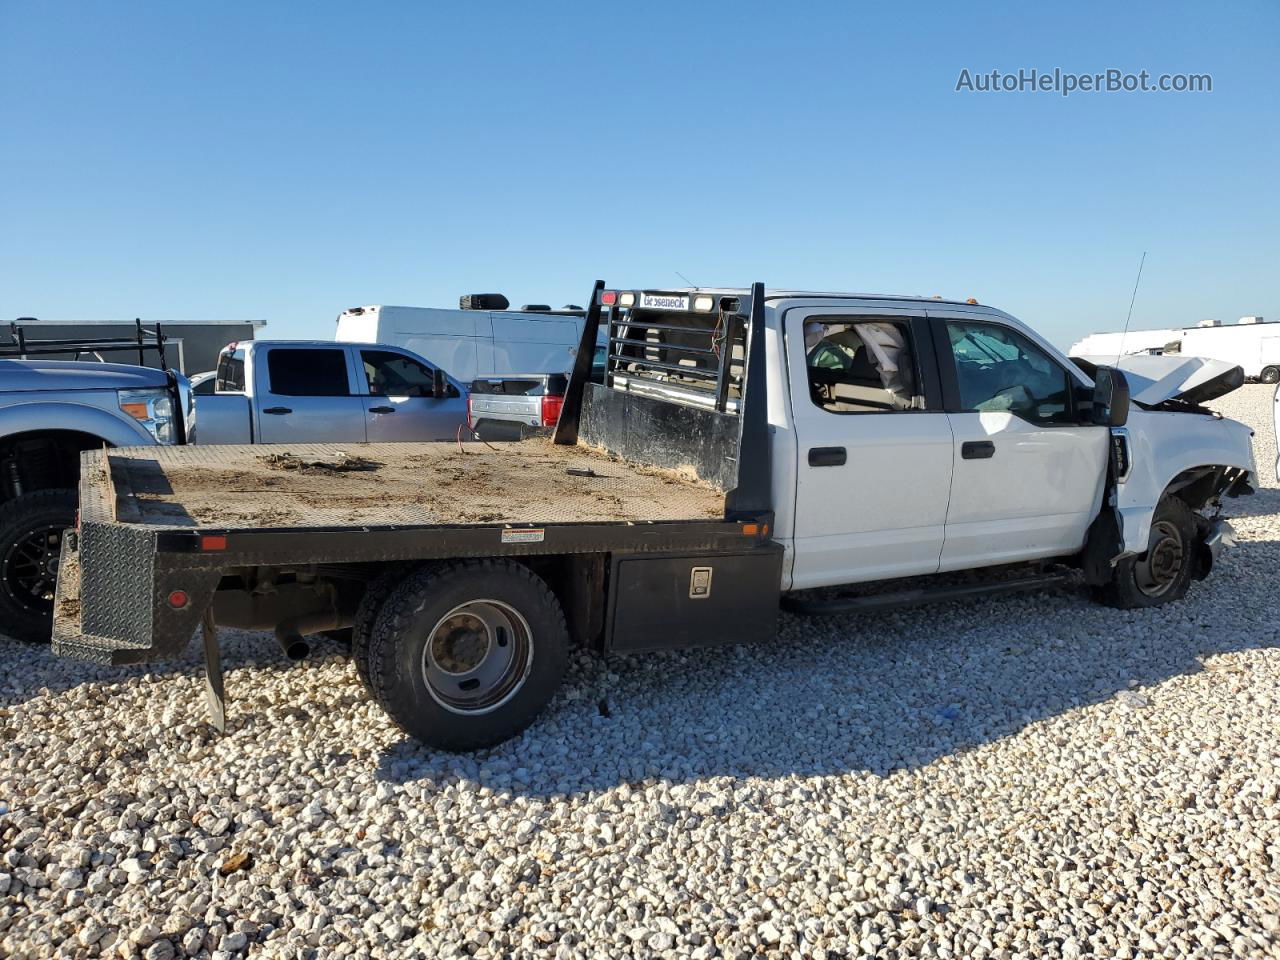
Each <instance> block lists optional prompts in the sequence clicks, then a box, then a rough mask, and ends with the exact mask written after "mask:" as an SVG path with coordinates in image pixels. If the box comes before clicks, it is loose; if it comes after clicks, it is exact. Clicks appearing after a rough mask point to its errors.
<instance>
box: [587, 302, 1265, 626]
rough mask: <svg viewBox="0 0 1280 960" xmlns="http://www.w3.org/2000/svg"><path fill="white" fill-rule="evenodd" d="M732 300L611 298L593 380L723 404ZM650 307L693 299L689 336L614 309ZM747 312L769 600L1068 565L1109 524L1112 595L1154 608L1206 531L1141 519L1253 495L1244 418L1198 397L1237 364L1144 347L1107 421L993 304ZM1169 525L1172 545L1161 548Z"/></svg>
mask: <svg viewBox="0 0 1280 960" xmlns="http://www.w3.org/2000/svg"><path fill="white" fill-rule="evenodd" d="M747 296H748V291H744V290H678V291H669V292H643V291H641V292H636V293H619V294H617V297H618V301H619V302H615V304H614V305H613V306H614V310H615V311H616V312H617V313H618V314H619V315H620V316H619V317H617V318H615V321H614V327H615V329H614V330H613V331H612V332H613V334H614V336H613V344H614V346H613V356H612V357H611V361H610V367H609V371H608V375H607V377H608V380H607V384H606V385H605V387H606V389H608V390H611V391H621V392H624V393H626V392H631V393H635V394H639V395H645V396H650V397H662V398H665V399H667V400H670V401H674V402H676V403H681V404H685V405H701V406H710V407H711V408H712V409H713V410H717V409H718V410H722V411H725V412H728V413H735V412H736V411H738V409H739V404H740V402H741V397H740V395H741V389H742V386H743V385H745V381H746V379H747V377H746V369H745V357H746V355H747V350H746V342H745V339H743V340H740V341H737V342H735V341H733V340H732V338H728V337H727V335H726V334H725V333H724V332H723V331H722V324H723V313H724V311H723V310H721V309H720V305H721V304H722V303H724V302H726V301H728V302H733V303H737V302H740V301H741V300H742V299H743V298H745V297H747ZM628 298H629V299H630V304H625V303H622V302H620V301H622V300H624V299H628ZM646 303H647V304H650V305H652V306H653V307H654V308H662V309H671V310H672V311H673V314H672V316H673V317H674V316H675V315H677V314H680V315H683V316H686V317H687V316H689V315H690V313H689V312H692V313H693V314H694V315H696V314H697V313H698V311H697V310H696V309H695V307H696V306H697V305H701V306H703V307H704V308H705V310H704V311H703V313H704V316H705V319H704V321H703V325H702V330H703V331H704V336H703V337H702V338H701V339H699V338H698V337H697V336H694V335H691V334H689V333H688V332H681V333H677V332H675V331H674V329H664V327H666V328H672V327H674V325H673V324H662V323H661V318H658V322H650V323H649V324H647V325H644V326H642V327H627V326H626V317H627V311H628V309H629V310H630V311H631V312H632V313H636V312H637V308H642V307H643V306H644V305H645V304H646ZM637 315H642V316H652V314H647V313H646V314H637ZM763 320H764V324H763V327H764V329H763V338H764V345H765V349H764V357H765V363H764V364H763V376H764V380H765V383H764V387H765V389H764V390H763V391H760V392H762V393H763V394H764V396H765V397H766V419H767V423H768V436H769V447H770V457H769V461H770V463H771V468H770V469H771V474H772V475H771V478H770V484H769V486H770V489H771V491H772V493H771V503H772V508H773V511H774V537H775V539H776V540H778V541H779V542H781V543H782V544H783V546H784V548H785V551H786V556H785V561H784V565H783V582H782V589H783V590H784V591H799V590H805V589H809V588H815V587H826V586H832V585H839V584H855V583H863V582H867V581H882V580H886V579H896V578H902V577H916V576H921V575H929V574H940V573H948V572H952V571H959V570H971V569H978V568H987V567H995V566H1000V565H1005V564H1015V563H1017V564H1024V563H1037V562H1049V561H1058V560H1066V559H1068V558H1079V557H1080V555H1081V554H1082V552H1083V551H1085V550H1086V547H1087V546H1088V545H1089V541H1090V538H1091V535H1094V534H1096V536H1095V537H1094V540H1095V541H1096V540H1098V539H1099V538H1100V537H1102V533H1101V532H1100V528H1102V527H1109V526H1110V525H1112V524H1114V526H1115V531H1114V534H1112V535H1111V536H1112V539H1114V541H1115V545H1114V549H1111V550H1110V551H1109V553H1108V556H1107V558H1106V561H1107V563H1108V564H1110V563H1112V562H1113V561H1117V560H1118V558H1121V557H1127V558H1135V557H1137V558H1140V559H1138V560H1137V561H1135V562H1136V565H1137V568H1138V569H1137V573H1136V580H1137V581H1139V582H1140V586H1139V587H1137V588H1136V591H1135V588H1133V585H1132V584H1129V585H1128V587H1127V588H1126V597H1127V599H1128V600H1129V601H1131V603H1132V605H1148V604H1153V603H1155V602H1157V601H1160V600H1161V599H1162V598H1168V597H1170V596H1171V595H1173V594H1176V595H1178V596H1180V595H1181V591H1182V590H1184V589H1185V587H1186V581H1185V578H1184V577H1183V573H1185V571H1184V570H1183V569H1182V568H1181V566H1180V565H1179V564H1176V563H1170V562H1163V563H1161V562H1160V560H1161V558H1164V560H1165V561H1167V560H1168V559H1169V557H1168V552H1169V550H1174V551H1187V552H1188V553H1190V552H1192V551H1193V550H1195V549H1197V548H1196V547H1195V546H1194V545H1193V543H1192V542H1191V536H1192V534H1195V536H1197V537H1199V539H1200V540H1201V541H1203V540H1205V538H1206V537H1209V536H1210V535H1211V531H1209V529H1208V525H1207V521H1206V520H1205V518H1204V517H1201V518H1200V521H1196V520H1195V519H1194V518H1192V517H1190V516H1181V515H1180V516H1179V517H1178V518H1176V520H1175V521H1170V522H1164V523H1153V519H1154V518H1155V516H1156V513H1157V511H1158V510H1160V509H1161V505H1162V503H1163V502H1164V501H1165V499H1166V498H1167V497H1169V496H1171V495H1175V494H1176V495H1179V496H1180V497H1181V501H1182V502H1183V503H1185V504H1186V506H1187V510H1186V511H1185V512H1186V513H1187V514H1192V513H1194V512H1195V511H1198V510H1202V509H1204V508H1206V507H1210V508H1212V505H1213V504H1215V503H1216V502H1217V500H1218V497H1219V496H1220V495H1223V494H1227V495H1236V494H1239V493H1245V492H1250V491H1251V487H1250V482H1251V480H1250V478H1251V477H1252V475H1253V472H1254V462H1253V455H1252V449H1251V443H1250V437H1251V433H1250V431H1249V429H1248V428H1247V427H1246V426H1244V425H1243V424H1240V423H1236V422H1235V421H1230V420H1225V419H1223V418H1221V417H1219V416H1217V415H1215V414H1212V413H1211V412H1209V411H1208V410H1207V409H1205V408H1204V407H1202V406H1200V404H1201V403H1203V402H1205V401H1206V400H1208V399H1211V398H1212V397H1213V396H1218V395H1220V394H1221V393H1225V392H1227V391H1228V390H1230V389H1234V387H1236V386H1238V385H1239V384H1240V383H1241V382H1242V379H1243V378H1242V375H1241V373H1240V371H1239V368H1232V367H1229V366H1227V365H1220V367H1221V370H1220V371H1211V372H1215V373H1216V374H1217V375H1215V376H1213V377H1209V376H1207V375H1200V376H1197V377H1192V376H1191V374H1190V372H1189V371H1190V366H1191V365H1196V366H1197V368H1199V367H1201V366H1203V364H1204V362H1203V361H1198V360H1193V359H1189V358H1159V357H1153V358H1143V366H1144V370H1143V372H1142V373H1140V374H1139V373H1134V374H1132V375H1133V376H1134V377H1135V378H1136V379H1137V381H1138V382H1139V383H1140V384H1141V385H1142V387H1143V389H1142V391H1141V394H1140V399H1139V400H1138V401H1137V402H1135V403H1132V404H1130V403H1128V402H1127V401H1126V403H1125V406H1126V408H1127V411H1128V412H1127V418H1126V420H1125V422H1124V423H1123V425H1112V424H1109V423H1107V422H1105V421H1100V419H1099V416H1098V412H1097V408H1096V405H1095V402H1094V393H1095V384H1094V381H1093V379H1092V378H1091V376H1090V371H1091V370H1093V369H1094V367H1093V365H1092V364H1088V363H1076V362H1073V361H1071V360H1069V359H1068V358H1067V357H1066V356H1064V355H1063V354H1062V353H1061V351H1059V350H1058V349H1057V348H1056V347H1054V346H1053V345H1052V344H1051V343H1049V342H1048V341H1047V340H1045V339H1044V338H1043V337H1041V336H1040V335H1039V334H1038V333H1036V332H1035V331H1034V330H1033V329H1032V328H1030V327H1029V326H1027V325H1026V324H1024V323H1022V322H1021V321H1019V320H1017V319H1015V318H1014V317H1012V316H1010V315H1009V314H1007V313H1004V312H1003V311H1000V310H997V309H995V308H993V307H989V306H984V305H981V304H978V303H976V302H971V301H947V300H941V299H936V298H929V299H924V298H910V297H893V296H880V295H866V294H833V293H810V292H804V291H785V290H784V291H771V292H769V293H768V294H767V295H766V296H765V299H764V317H763ZM636 331H640V333H639V334H637V332H636ZM618 333H621V334H622V336H617V334H618ZM637 336H638V337H639V339H637ZM1135 362H1136V361H1135ZM1161 365H1163V366H1167V367H1168V368H1169V369H1170V371H1179V372H1178V373H1177V374H1176V375H1172V374H1171V375H1164V374H1162V373H1161V372H1159V371H1155V370H1154V367H1156V366H1161ZM1206 369H1209V368H1206ZM588 389H590V388H588ZM752 389H755V390H757V391H759V386H758V385H756V386H753V387H752ZM1215 390H1216V391H1217V392H1214V391H1215ZM636 413H637V411H628V413H627V416H629V417H634V416H635V415H636ZM747 460H748V457H747V454H746V453H744V454H743V456H742V461H741V465H740V467H739V468H738V469H741V470H746V469H749V468H750V465H749V464H748V462H747ZM672 465H675V464H674V463H673V464H672ZM1164 509H1166V510H1168V509H1170V508H1169V507H1167V506H1166V507H1165V508H1164ZM1188 525H1191V526H1194V527H1195V530H1191V526H1188ZM1179 527H1185V529H1175V528H1179ZM1175 532H1176V533H1178V534H1180V535H1181V536H1182V537H1184V538H1186V539H1187V542H1186V543H1182V542H1181V539H1178V538H1175V541H1176V542H1174V543H1171V544H1168V543H1166V541H1168V540H1169V539H1170V537H1169V535H1170V534H1171V533H1175ZM1214 543H1215V545H1216V543H1217V540H1215V541H1214ZM1162 545H1165V546H1166V547H1167V548H1168V549H1166V550H1163V551H1162V550H1161V546H1162ZM1104 552H1107V551H1104ZM1153 557H1154V558H1155V559H1156V561H1157V562H1156V563H1155V566H1154V568H1153V567H1152V566H1151V562H1150V561H1151V558H1153Z"/></svg>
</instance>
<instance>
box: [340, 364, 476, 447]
mask: <svg viewBox="0 0 1280 960" xmlns="http://www.w3.org/2000/svg"><path fill="white" fill-rule="evenodd" d="M358 353H359V364H358V366H359V368H360V377H361V382H362V387H363V389H364V394H365V395H364V398H363V399H364V409H365V415H366V418H367V419H366V426H365V430H366V433H367V435H368V437H369V442H370V443H384V442H395V441H411V440H453V439H454V438H455V437H457V436H458V427H460V426H462V425H464V424H465V423H466V419H467V401H466V398H465V397H463V395H462V391H461V390H459V389H458V388H457V387H456V386H455V385H454V384H453V383H451V382H449V380H448V379H447V378H446V380H445V394H446V395H445V396H444V397H435V396H432V384H433V380H434V375H435V371H434V370H432V369H431V368H430V367H428V366H426V365H425V364H423V363H421V362H419V361H418V360H416V359H414V358H413V357H411V356H409V355H408V354H404V353H400V352H399V351H398V350H385V349H366V348H360V349H359V350H358Z"/></svg>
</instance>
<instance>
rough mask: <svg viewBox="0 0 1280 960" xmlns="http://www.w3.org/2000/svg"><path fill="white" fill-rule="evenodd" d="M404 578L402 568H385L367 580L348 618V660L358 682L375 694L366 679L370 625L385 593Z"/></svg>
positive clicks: (376, 614) (379, 609)
mask: <svg viewBox="0 0 1280 960" xmlns="http://www.w3.org/2000/svg"><path fill="white" fill-rule="evenodd" d="M404 579H405V575H404V571H403V570H388V571H386V572H385V573H382V574H379V575H378V576H376V577H374V578H373V579H372V580H370V581H369V585H368V586H367V587H365V590H364V596H362V597H361V598H360V605H359V606H358V607H356V613H355V616H354V617H353V618H352V621H351V662H352V663H353V664H355V668H356V676H358V677H359V678H360V683H361V684H362V685H363V686H364V688H365V689H366V690H368V691H369V693H370V695H373V696H375V697H376V696H377V694H376V693H375V691H374V689H373V684H372V683H370V681H369V638H370V637H372V636H373V626H374V624H375V623H377V622H378V615H379V614H380V613H382V607H383V605H384V604H385V603H386V602H387V597H389V596H391V593H392V591H394V590H395V588H396V587H398V586H400V584H401V583H403V582H404Z"/></svg>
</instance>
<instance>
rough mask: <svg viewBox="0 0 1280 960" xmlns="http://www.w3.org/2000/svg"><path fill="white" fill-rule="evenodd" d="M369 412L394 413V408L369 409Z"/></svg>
mask: <svg viewBox="0 0 1280 960" xmlns="http://www.w3.org/2000/svg"><path fill="white" fill-rule="evenodd" d="M369 412H370V413H395V412H396V408H395V407H370V408H369Z"/></svg>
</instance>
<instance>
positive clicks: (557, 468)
mask: <svg viewBox="0 0 1280 960" xmlns="http://www.w3.org/2000/svg"><path fill="white" fill-rule="evenodd" d="M598 294H599V288H597V296H596V297H595V298H594V299H593V307H592V310H591V311H589V314H588V322H587V324H586V329H584V333H583V344H584V345H585V346H583V347H581V348H580V351H579V357H580V362H579V366H581V367H583V369H582V370H575V371H574V373H573V379H574V382H575V383H576V384H577V391H576V393H575V392H574V390H573V389H572V388H571V390H570V396H569V397H567V398H566V409H565V413H564V414H563V415H562V417H561V423H560V426H559V427H558V428H557V432H556V437H555V442H551V441H550V440H547V439H544V438H533V439H530V440H525V441H521V442H518V443H510V444H498V445H489V444H484V443H463V444H458V443H412V444H410V443H403V444H305V445H301V444H300V445H255V446H224V447H218V446H205V447H202V446H194V447H174V448H168V447H148V448H126V449H113V450H110V451H92V452H89V453H86V454H85V455H84V456H83V459H82V465H81V482H80V518H79V525H78V528H77V530H76V531H74V532H73V533H72V534H71V535H70V536H68V537H67V538H66V539H65V541H64V546H63V549H62V560H61V575H60V577H59V582H58V596H57V597H56V599H55V603H54V626H53V643H54V648H55V650H56V651H57V652H59V653H62V654H66V655H71V656H78V657H82V658H87V659H93V660H98V661H102V662H109V663H119V664H124V663H143V662H150V661H156V660H164V659H170V658H173V657H175V656H177V655H179V654H180V653H181V652H182V651H183V650H185V648H186V647H187V646H188V644H189V643H190V642H191V639H192V637H193V635H194V634H195V632H196V631H197V629H199V630H201V632H202V634H203V637H204V647H205V654H206V663H207V671H206V675H207V678H208V692H209V700H210V707H211V709H212V713H213V717H214V721H215V723H216V724H218V725H219V726H221V725H223V723H224V719H225V714H224V710H225V705H224V704H225V697H224V695H223V690H222V681H221V668H220V662H219V656H218V648H217V636H216V633H217V627H219V626H227V627H238V628H243V629H262V630H269V631H274V634H275V637H276V640H277V642H278V643H279V644H280V646H281V648H282V649H283V650H284V652H285V653H286V654H287V655H289V656H291V657H295V658H296V657H299V656H303V655H305V653H306V651H307V642H306V639H305V638H306V637H307V636H311V635H315V634H318V633H325V632H330V631H349V633H350V638H351V645H352V656H353V660H354V661H355V664H356V669H357V672H358V674H359V675H360V677H361V679H362V680H363V682H364V683H365V685H366V687H367V688H368V690H369V691H370V693H371V694H372V695H373V697H374V698H375V699H376V700H377V701H378V702H379V703H380V705H381V706H382V707H383V708H384V709H385V710H386V711H387V712H388V713H389V714H390V715H391V716H392V718H393V719H395V720H396V721H397V722H398V723H399V724H400V725H401V726H402V727H403V728H404V729H405V730H406V731H407V732H409V733H411V734H413V735H415V736H417V737H419V738H420V739H422V740H424V741H425V742H427V743H430V744H432V745H434V746H437V747H442V748H445V749H471V748H476V747H481V746H485V745H489V744H492V743H496V742H499V741H501V740H503V739H506V738H507V737H509V736H511V735H513V734H514V733H515V732H518V731H519V730H520V729H522V728H523V727H525V726H526V725H528V723H529V722H531V721H532V719H533V718H534V717H535V716H536V714H537V713H538V711H539V710H540V709H541V708H542V707H543V706H544V705H545V704H546V702H547V701H548V700H549V699H550V697H551V696H552V694H553V693H554V691H555V689H556V688H557V687H558V685H559V682H560V678H561V676H562V675H563V672H564V669H565V665H566V663H567V657H568V650H569V647H570V645H571V644H572V643H579V644H584V645H587V646H589V647H594V648H595V649H600V650H620V651H637V650H646V649H658V648H670V647H687V646H699V645H705V644H708V643H714V642H729V641H744V640H753V639H761V638H765V637H768V636H771V635H772V634H773V630H774V625H775V621H776V615H777V610H778V591H779V583H780V577H781V567H782V552H783V551H782V547H781V545H779V544H778V543H776V542H775V541H773V540H772V539H771V537H770V533H771V526H772V520H773V514H772V506H771V501H770V498H769V487H768V477H769V469H770V462H769V455H768V446H767V440H768V438H767V434H766V432H765V431H766V430H767V427H766V423H765V408H764V396H763V394H760V396H759V399H758V400H757V401H755V402H752V401H751V400H750V398H749V397H748V399H747V401H746V407H745V408H744V406H743V401H742V400H741V396H742V391H741V383H742V381H743V380H744V378H745V375H746V369H745V367H744V365H743V359H742V358H743V357H744V356H746V351H745V349H744V347H745V340H746V336H747V330H748V329H749V324H748V315H747V314H746V313H745V311H742V310H741V307H740V304H739V301H738V299H737V298H731V299H727V300H726V302H725V303H724V304H722V305H721V307H720V309H719V310H717V311H714V312H712V313H711V314H710V315H708V316H705V317H696V318H691V319H692V320H693V321H694V322H693V324H692V327H691V330H690V332H688V333H687V335H685V336H684V338H683V340H682V341H681V345H679V346H673V347H672V348H671V349H672V351H677V350H678V351H683V352H684V353H695V354H696V356H697V357H699V359H698V360H697V362H696V363H695V364H694V365H692V366H685V365H676V364H670V363H667V362H666V361H664V360H661V359H658V360H654V361H653V362H652V364H649V362H648V360H647V359H646V358H648V357H650V356H651V354H652V353H653V349H654V348H653V347H652V346H650V345H649V343H648V342H647V341H646V340H645V339H644V338H645V337H646V336H647V334H646V333H645V331H644V330H643V329H642V328H641V327H640V325H639V324H637V323H636V322H635V318H634V317H633V318H632V320H631V322H630V324H629V325H628V327H627V329H626V331H621V330H620V328H619V326H618V325H617V322H616V316H615V313H616V311H615V310H610V311H609V313H610V326H609V329H610V330H611V331H612V332H613V333H614V334H617V335H623V334H625V336H626V337H627V338H629V339H630V340H631V341H633V342H635V343H636V344H637V346H636V347H634V348H631V349H630V350H629V352H630V357H629V358H627V359H626V363H625V374H626V376H627V377H629V378H631V379H632V380H633V381H634V380H635V379H636V378H637V377H639V376H640V375H641V374H643V373H644V372H645V368H646V366H647V365H648V366H650V367H651V368H652V370H654V371H661V370H662V368H663V367H664V366H666V367H675V368H676V369H677V370H686V369H687V370H690V371H691V373H692V374H693V375H691V376H689V377H687V378H686V379H688V380H690V381H699V382H697V383H695V384H694V387H695V388H696V389H695V392H694V393H692V394H690V396H691V398H692V402H688V403H674V402H671V400H670V399H669V398H668V397H667V396H665V395H659V396H655V395H652V394H650V395H644V394H642V393H637V392H634V391H631V390H627V389H623V388H621V384H620V381H621V380H622V378H623V373H624V364H623V361H622V359H617V360H615V368H616V369H617V371H618V375H617V377H616V378H615V379H616V380H617V381H618V382H613V383H611V384H608V385H600V384H593V383H589V382H588V380H589V377H590V367H589V363H590V358H591V355H592V349H591V347H592V346H593V345H594V342H595V336H596V330H597V327H598V326H601V325H602V324H601V317H600V314H601V310H602V306H603V304H602V299H601V297H600V296H599V295H598ZM757 294H758V295H757V297H756V298H755V300H756V301H758V302H755V301H753V306H754V308H755V309H757V310H759V311H760V313H758V314H757V315H762V312H763V306H762V304H763V290H762V289H760V290H759V291H757ZM675 319H676V320H680V319H682V318H681V317H679V316H677V317H676V318H675ZM658 320H662V322H658ZM658 320H654V321H653V325H654V328H655V329H657V328H660V327H661V328H666V327H671V326H673V323H672V322H671V320H670V318H668V317H667V315H666V314H659V315H658ZM726 331H727V332H726ZM670 332H671V331H670V330H667V329H663V330H662V333H663V334H664V335H665V334H668V333H670ZM699 339H700V340H702V341H705V342H707V343H709V344H714V345H715V346H714V349H713V347H711V346H708V347H696V348H695V347H691V346H688V344H689V343H690V342H691V341H692V340H699ZM618 349H619V352H620V353H621V352H623V348H618ZM664 355H665V354H664ZM711 356H715V357H717V358H720V357H722V358H724V359H723V360H721V359H716V360H714V361H712V360H708V359H704V358H707V357H711ZM754 356H755V358H756V359H755V361H754V362H756V363H758V364H760V365H762V364H763V351H762V350H761V349H757V350H755V351H754ZM730 357H736V360H734V361H733V362H731V361H730V359H729V358H730ZM582 358H585V360H583V359H582ZM735 365H736V369H735ZM730 380H734V381H735V383H734V385H733V388H732V389H730V383H729V381H730ZM653 382H654V383H656V384H657V385H658V386H657V389H658V390H659V392H660V393H669V392H670V390H671V389H672V378H670V377H668V376H666V375H665V372H663V373H662V375H661V376H660V377H659V378H658V379H656V380H654V381H653ZM744 409H746V410H747V413H744V412H743V410H744ZM748 414H750V416H748ZM748 422H750V424H751V426H750V427H749V423H748ZM740 464H749V469H746V468H744V469H742V470H741V471H740V469H739V466H740ZM740 472H741V474H742V476H740V475H739V474H740ZM713 572H714V579H715V584H714V588H713V585H712V573H713Z"/></svg>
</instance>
